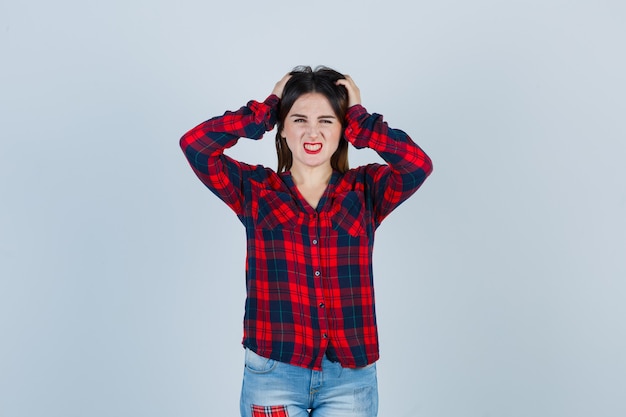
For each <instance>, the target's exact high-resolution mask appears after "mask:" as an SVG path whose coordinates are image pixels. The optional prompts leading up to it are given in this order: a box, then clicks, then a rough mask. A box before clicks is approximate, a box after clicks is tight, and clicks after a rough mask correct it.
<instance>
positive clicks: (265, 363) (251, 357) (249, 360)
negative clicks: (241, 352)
mask: <svg viewBox="0 0 626 417" xmlns="http://www.w3.org/2000/svg"><path fill="white" fill-rule="evenodd" d="M277 364H278V361H276V360H274V359H269V358H265V357H263V356H260V355H257V354H256V353H254V352H253V351H251V350H250V349H249V348H246V369H247V370H248V371H250V372H254V373H255V374H265V373H268V372H271V371H272V370H273V369H274V368H276V365H277Z"/></svg>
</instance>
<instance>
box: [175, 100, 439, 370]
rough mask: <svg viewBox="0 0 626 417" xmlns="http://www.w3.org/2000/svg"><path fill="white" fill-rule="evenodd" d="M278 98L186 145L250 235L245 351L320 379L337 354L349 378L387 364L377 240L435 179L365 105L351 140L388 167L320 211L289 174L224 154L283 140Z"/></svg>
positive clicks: (406, 142) (344, 185)
mask: <svg viewBox="0 0 626 417" xmlns="http://www.w3.org/2000/svg"><path fill="white" fill-rule="evenodd" d="M278 102H279V98H278V97H277V96H275V95H270V96H269V97H268V98H267V99H266V100H265V101H264V102H257V101H250V102H249V103H248V104H247V105H246V106H244V107H242V108H240V109H239V110H237V111H234V112H231V111H228V112H226V113H224V115H223V116H219V117H214V118H212V119H210V120H208V121H206V122H204V123H201V124H200V125H198V126H197V127H195V128H193V129H191V130H190V131H189V132H187V133H186V134H185V135H184V136H183V137H182V138H181V140H180V145H181V147H182V149H183V152H184V154H185V156H186V157H187V160H188V161H189V163H190V165H191V167H192V169H193V170H194V172H195V173H196V175H197V176H198V177H199V178H200V180H201V181H202V182H203V183H204V184H205V185H206V186H207V187H208V188H209V189H210V190H211V191H212V192H213V193H215V194H216V195H217V196H218V197H219V198H220V199H222V200H223V201H224V202H225V203H226V204H228V206H230V208H231V209H232V210H233V211H234V212H235V213H236V215H237V216H238V217H239V219H240V220H241V222H242V223H243V225H244V226H245V229H246V236H247V257H246V290H247V297H246V304H245V316H244V335H243V345H244V346H246V347H248V348H250V349H251V350H253V351H254V352H256V353H257V354H258V355H261V356H264V357H267V358H272V359H275V360H278V361H281V362H285V363H288V364H291V365H295V366H300V367H305V368H309V369H314V370H320V369H321V363H322V358H323V356H324V354H325V352H326V350H327V348H328V346H329V344H331V345H332V347H333V348H334V351H335V353H336V356H337V359H338V360H339V362H340V363H341V365H342V366H344V367H351V368H355V367H362V366H366V365H368V364H371V363H373V362H375V361H376V360H377V359H378V357H379V352H378V331H377V327H376V312H375V305H374V287H373V276H372V249H373V244H374V231H375V230H376V228H377V227H378V226H379V225H380V223H381V221H382V220H383V219H384V218H385V217H386V216H387V215H388V214H389V213H390V212H391V211H392V210H394V209H395V208H396V207H397V206H398V205H399V204H400V203H402V202H403V201H404V200H406V199H407V198H408V197H409V196H411V195H412V194H413V193H414V192H415V191H416V190H417V189H418V188H419V187H420V185H421V184H422V183H423V182H424V180H425V179H426V177H427V176H428V175H429V174H430V172H431V171H432V163H431V160H430V158H429V157H428V156H427V155H426V154H425V153H424V152H423V151H422V150H421V149H420V148H419V147H418V146H417V145H416V144H415V143H414V142H413V141H412V140H411V139H410V138H409V137H408V136H407V135H406V133H404V132H403V131H401V130H397V129H391V128H389V127H388V125H387V123H386V122H384V121H383V118H382V116H381V115H378V114H369V113H367V111H366V110H365V108H364V107H362V106H361V105H355V106H352V107H351V108H350V109H348V112H347V115H346V123H347V125H346V129H345V131H344V137H345V138H346V139H347V140H348V141H349V142H350V143H352V145H354V146H355V147H356V148H364V147H368V148H371V149H373V150H375V151H376V152H377V153H378V154H379V155H380V156H381V157H382V158H383V159H384V161H385V162H386V164H369V165H366V166H361V167H359V168H355V169H351V170H348V171H347V172H346V173H343V174H341V173H339V172H336V171H335V172H333V174H332V177H331V180H330V183H329V184H328V186H327V188H326V191H325V193H324V195H323V197H322V198H321V200H320V201H319V204H318V206H317V207H315V208H314V207H311V206H310V205H309V204H308V203H307V202H306V201H305V200H304V198H303V197H302V196H301V195H300V193H299V192H298V189H297V187H296V186H295V185H294V181H293V179H292V177H291V175H290V173H289V172H283V173H276V172H275V171H273V170H271V169H269V168H265V167H263V166H260V165H248V164H245V163H242V162H238V161H235V160H234V159H232V158H230V157H228V156H227V155H225V154H224V151H225V150H226V149H227V148H229V147H232V146H234V145H235V144H236V143H237V141H238V140H239V138H241V137H245V138H250V139H260V138H261V137H262V136H263V135H264V134H265V133H266V132H267V131H270V130H272V129H273V128H274V125H275V123H276V113H277V106H278Z"/></svg>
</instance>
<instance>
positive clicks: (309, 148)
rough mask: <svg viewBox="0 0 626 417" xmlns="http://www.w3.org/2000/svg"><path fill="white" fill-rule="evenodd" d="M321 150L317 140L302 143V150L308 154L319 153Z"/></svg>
mask: <svg viewBox="0 0 626 417" xmlns="http://www.w3.org/2000/svg"><path fill="white" fill-rule="evenodd" d="M321 150H322V144H321V143H319V142H315V143H311V142H306V143H305V144H304V151H305V152H306V153H308V154H316V153H320V152H321Z"/></svg>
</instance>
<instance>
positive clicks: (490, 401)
mask: <svg viewBox="0 0 626 417" xmlns="http://www.w3.org/2000/svg"><path fill="white" fill-rule="evenodd" d="M625 17H626V7H625V6H624V3H623V2H620V1H598V0H593V1H592V0H589V1H557V0H542V1H534V0H530V1H528V0H526V1H507V2H503V1H488V0H479V1H472V2H466V1H459V0H448V1H438V2H425V1H415V2H409V1H397V0H389V1H385V2H374V1H332V2H331V1H325V0H321V1H317V2H312V3H311V2H288V1H269V2H255V1H250V0H246V1H240V2H211V1H187V0H183V1H176V2H173V1H172V2H165V1H147V0H144V1H130V2H128V1H120V0H112V1H108V2H95V1H68V0H59V1H57V2H44V1H32V2H8V1H3V2H1V3H0V33H1V36H0V48H1V50H0V52H1V54H0V55H1V57H2V58H1V59H2V65H0V77H1V78H0V80H1V92H0V129H1V138H0V199H1V203H0V277H1V279H0V416H2V417H35V416H46V417H57V416H59V417H61V416H62V417H73V416H77V417H78V416H81V417H82V416H90V417H91V416H93V417H100V416H102V417H104V416H107V417H109V416H151V417H158V416H189V417H191V416H234V415H238V414H237V413H238V398H239V388H240V384H241V374H242V361H243V350H242V349H241V348H240V345H239V342H240V339H241V331H242V329H241V320H242V316H243V301H244V256H245V253H244V250H245V242H244V231H243V228H242V227H241V225H240V223H239V222H238V220H237V219H236V217H235V216H234V215H233V214H232V213H231V212H230V210H229V209H228V208H227V207H226V206H225V205H224V204H223V203H221V202H220V201H219V200H218V199H217V198H215V197H214V196H213V195H212V194H211V193H210V192H209V191H208V190H206V189H205V188H204V186H202V184H201V183H200V182H199V181H198V180H197V179H196V178H195V176H194V175H193V173H192V172H191V170H190V169H189V167H188V165H187V162H186V161H185V159H184V158H183V155H182V153H181V152H180V150H179V148H178V139H179V138H180V136H181V135H182V134H183V133H184V132H185V131H187V130H188V129H190V128H191V127H193V126H195V125H196V124H198V123H199V122H201V121H203V120H205V119H207V118H209V117H211V116H214V115H218V114H221V113H222V112H223V111H225V110H227V109H236V108H238V107H239V106H241V105H243V104H244V103H245V102H246V101H248V100H250V99H258V100H262V99H264V98H265V97H266V96H267V95H268V94H269V92H270V91H271V90H272V88H273V86H274V83H275V82H276V81H277V80H278V79H279V78H280V77H281V76H282V75H283V74H284V73H286V72H287V71H289V70H290V69H291V68H292V67H293V66H295V65H298V64H309V65H318V64H326V65H329V66H332V67H334V68H336V69H338V70H340V71H343V72H345V73H348V74H350V75H351V76H352V77H353V78H354V79H355V81H356V82H357V84H358V85H359V87H360V88H361V92H362V97H363V102H364V105H365V106H366V108H367V109H368V110H370V111H372V112H378V113H382V114H383V115H385V117H386V119H387V120H388V121H389V123H390V124H391V125H392V126H393V127H398V128H402V129H403V130H405V131H407V132H408V133H409V134H410V135H411V136H412V137H413V138H414V139H415V140H416V141H417V142H418V143H419V144H420V145H421V146H422V147H423V148H424V149H425V150H426V151H427V152H428V153H429V155H430V156H431V157H432V158H433V160H434V163H435V172H434V174H433V175H432V176H431V177H430V178H429V179H428V181H427V182H426V183H425V184H424V186H423V187H422V189H421V190H420V191H418V193H417V194H416V195H415V196H414V197H412V198H411V199H410V200H409V201H408V202H406V203H405V204H404V205H402V206H401V207H400V208H399V209H398V210H397V211H396V212H395V213H394V214H393V215H392V216H390V217H389V218H388V219H387V220H386V221H385V222H384V223H383V225H382V226H381V228H380V229H379V232H378V234H377V242H376V250H375V275H376V285H377V287H376V288H377V306H378V314H379V326H380V337H381V349H382V359H381V360H380V362H379V384H380V397H381V407H380V415H381V416H383V417H384V416H429V417H431V416H432V417H434V416H442V417H449V416H468V417H479V416H480V417H487V416H491V417H495V416H498V417H503V416H511V417H514V416H520V417H521V416H524V417H526V416H564V417H565V416H567V417H574V416H581V417H582V416H585V417H587V416H592V415H593V416H624V415H626V400H625V399H624V398H625V397H624V393H625V392H626V353H625V352H626V326H625V324H624V318H625V317H626V303H625V302H624V300H625V295H626V294H625V293H626V283H625V281H624V279H625V277H626V261H625V259H624V258H625V254H626V221H625V220H624V212H625V208H626V187H625V185H624V179H625V178H626V169H625V167H624V159H625V157H626V145H625V139H626V127H625V123H624V115H625V114H626V100H625V93H626V81H625V77H624V74H626V58H625V54H624V41H625V40H626V19H625ZM268 136H269V138H272V137H273V134H272V133H270V134H268ZM231 155H233V156H235V157H237V158H239V159H241V160H244V161H247V162H252V163H263V164H266V165H269V166H274V165H275V155H274V151H273V142H272V140H271V139H270V140H267V139H266V140H263V141H261V142H252V141H241V142H240V144H239V145H238V146H237V147H236V148H235V149H234V150H233V152H231ZM375 160H377V156H376V155H375V154H373V153H370V151H367V150H363V151H356V150H355V149H352V150H351V163H352V165H353V166H356V165H359V164H362V163H366V162H370V161H375Z"/></svg>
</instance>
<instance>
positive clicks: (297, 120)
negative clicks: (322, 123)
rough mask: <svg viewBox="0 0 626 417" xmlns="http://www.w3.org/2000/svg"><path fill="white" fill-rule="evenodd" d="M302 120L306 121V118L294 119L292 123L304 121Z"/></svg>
mask: <svg viewBox="0 0 626 417" xmlns="http://www.w3.org/2000/svg"><path fill="white" fill-rule="evenodd" d="M304 122H306V120H304V119H295V120H294V123H304Z"/></svg>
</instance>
